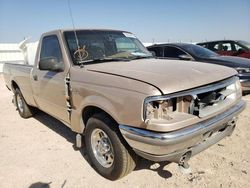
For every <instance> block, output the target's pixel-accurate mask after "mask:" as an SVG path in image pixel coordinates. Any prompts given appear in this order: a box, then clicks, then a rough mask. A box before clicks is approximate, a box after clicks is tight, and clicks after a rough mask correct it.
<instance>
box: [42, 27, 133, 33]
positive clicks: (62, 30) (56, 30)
mask: <svg viewBox="0 0 250 188" xmlns="http://www.w3.org/2000/svg"><path fill="white" fill-rule="evenodd" d="M66 31H74V29H55V30H51V31H48V32H46V33H51V32H66ZM75 31H117V32H127V33H131V32H128V31H124V30H115V29H96V28H93V29H92V28H89V29H86V28H85V29H84V28H77V29H75Z"/></svg>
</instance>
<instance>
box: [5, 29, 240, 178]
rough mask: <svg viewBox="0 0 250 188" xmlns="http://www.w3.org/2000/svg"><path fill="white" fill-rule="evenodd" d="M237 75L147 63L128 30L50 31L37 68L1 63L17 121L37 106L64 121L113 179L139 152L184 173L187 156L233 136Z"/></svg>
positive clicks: (193, 66)
mask: <svg viewBox="0 0 250 188" xmlns="http://www.w3.org/2000/svg"><path fill="white" fill-rule="evenodd" d="M236 75H237V72H236V71H235V70H234V69H231V68H227V67H222V66H217V65H208V64H198V63H194V62H183V61H179V60H178V61H176V62H175V63H173V61H170V60H169V61H168V60H161V59H155V58H152V55H151V53H150V52H149V51H148V50H147V49H146V48H145V47H144V46H143V45H142V43H141V42H140V41H139V40H138V39H137V38H136V37H135V36H134V35H133V34H132V33H130V32H126V31H115V30H76V31H73V30H56V31H51V32H48V33H45V34H43V35H42V37H41V39H40V42H39V45H38V50H37V54H36V59H35V65H34V66H27V65H13V64H5V65H4V79H5V82H6V85H7V87H8V88H9V89H10V90H12V92H13V93H14V103H15V104H16V106H17V109H18V112H19V114H20V116H21V117H23V118H28V117H31V116H32V115H34V113H35V109H36V108H38V109H40V110H42V111H45V112H46V113H48V114H50V115H52V116H53V117H55V118H57V119H59V120H60V121H62V122H63V123H64V124H65V125H67V126H68V127H70V128H71V130H72V131H74V132H76V133H77V135H76V145H77V147H79V148H80V147H81V145H82V144H81V141H82V138H84V139H85V147H86V152H87V155H88V157H89V159H90V162H91V163H92V164H93V166H94V168H95V169H96V170H97V172H99V173H100V174H101V175H102V176H104V177H106V178H108V179H111V180H116V179H118V178H121V177H123V176H125V175H126V174H128V173H130V172H131V171H132V170H133V169H134V168H135V166H136V161H135V159H136V157H135V156H136V154H137V155H140V156H142V157H144V158H146V159H149V160H152V161H172V162H176V163H178V164H179V165H180V166H182V167H183V168H187V167H188V165H187V161H188V160H189V158H190V157H191V156H193V155H195V154H197V153H199V152H201V151H203V150H205V149H206V148H208V147H210V146H211V145H213V144H215V143H217V142H218V141H220V140H221V139H223V138H224V137H226V136H229V135H231V134H232V132H233V130H234V128H235V125H236V124H235V123H236V120H237V116H238V114H239V113H240V112H241V111H242V110H243V109H244V108H245V102H244V101H243V100H242V97H241V88H240V82H239V79H238V77H237V76H236ZM6 121H7V120H6ZM15 128H16V127H15ZM61 157H62V156H60V157H58V160H60V158H61ZM73 162H74V161H72V163H73Z"/></svg>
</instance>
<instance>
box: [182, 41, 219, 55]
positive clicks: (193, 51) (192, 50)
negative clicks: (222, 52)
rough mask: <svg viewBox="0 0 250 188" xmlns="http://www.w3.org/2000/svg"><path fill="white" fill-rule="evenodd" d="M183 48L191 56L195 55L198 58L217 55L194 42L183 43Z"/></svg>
mask: <svg viewBox="0 0 250 188" xmlns="http://www.w3.org/2000/svg"><path fill="white" fill-rule="evenodd" d="M183 48H184V49H185V50H186V51H187V52H188V53H189V54H190V55H192V56H196V57H200V58H210V57H216V56H218V54H217V53H215V52H213V51H211V50H209V49H207V48H204V47H201V46H198V45H194V44H187V45H184V46H183Z"/></svg>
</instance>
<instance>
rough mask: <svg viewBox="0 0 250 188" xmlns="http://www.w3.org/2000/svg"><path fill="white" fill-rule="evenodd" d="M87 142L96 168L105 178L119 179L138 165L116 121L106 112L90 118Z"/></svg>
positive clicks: (86, 133) (86, 135) (88, 151)
mask: <svg viewBox="0 0 250 188" xmlns="http://www.w3.org/2000/svg"><path fill="white" fill-rule="evenodd" d="M85 143H86V149H87V154H88V156H89V158H90V160H91V162H92V164H93V165H94V168H95V169H96V170H97V172H98V173H99V174H101V175H102V176H103V177H105V178H108V179H110V180H116V179H119V178H121V177H123V176H125V175H127V174H129V173H130V172H131V171H132V170H133V169H134V168H135V166H136V163H135V160H134V154H133V152H132V151H131V150H130V148H128V146H127V145H126V143H125V142H124V140H123V138H122V137H121V134H120V132H119V131H118V129H117V126H116V125H115V122H114V121H113V120H112V119H111V118H109V117H108V116H106V115H105V114H96V115H94V116H93V117H91V118H90V119H89V120H88V122H87V126H86V132H85Z"/></svg>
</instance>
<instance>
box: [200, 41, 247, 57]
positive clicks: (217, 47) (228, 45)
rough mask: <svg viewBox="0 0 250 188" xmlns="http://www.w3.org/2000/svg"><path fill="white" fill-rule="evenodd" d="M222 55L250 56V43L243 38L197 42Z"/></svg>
mask: <svg viewBox="0 0 250 188" xmlns="http://www.w3.org/2000/svg"><path fill="white" fill-rule="evenodd" d="M197 45H200V46H202V47H205V48H207V49H209V50H212V51H214V52H216V53H218V54H220V55H228V56H239V57H245V58H250V43H249V42H246V41H241V40H219V41H211V42H201V43H197Z"/></svg>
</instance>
